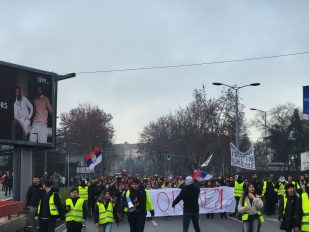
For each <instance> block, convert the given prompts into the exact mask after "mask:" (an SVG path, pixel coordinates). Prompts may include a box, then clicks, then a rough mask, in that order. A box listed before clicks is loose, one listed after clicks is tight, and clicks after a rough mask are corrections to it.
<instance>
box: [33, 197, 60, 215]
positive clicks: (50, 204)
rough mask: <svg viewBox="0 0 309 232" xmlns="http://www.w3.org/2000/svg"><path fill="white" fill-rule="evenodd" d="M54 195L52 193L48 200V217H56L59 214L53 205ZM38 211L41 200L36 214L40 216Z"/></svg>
mask: <svg viewBox="0 0 309 232" xmlns="http://www.w3.org/2000/svg"><path fill="white" fill-rule="evenodd" d="M54 194H55V193H53V194H52V195H51V196H50V198H49V212H50V215H52V216H57V215H59V212H58V209H57V207H56V205H55V201H54ZM40 211H41V200H40V202H39V205H38V214H40Z"/></svg>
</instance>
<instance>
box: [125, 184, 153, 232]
mask: <svg viewBox="0 0 309 232" xmlns="http://www.w3.org/2000/svg"><path fill="white" fill-rule="evenodd" d="M125 198H126V199H127V200H126V202H127V208H126V210H125V211H127V215H128V221H129V225H130V232H143V231H144V227H145V222H146V215H147V211H150V214H151V217H152V218H153V217H154V214H155V212H154V208H153V204H152V202H151V199H150V196H149V194H148V192H147V190H145V189H144V188H142V187H141V182H140V180H139V179H138V178H134V179H133V180H132V184H131V187H130V188H129V189H128V190H127V191H126V193H125ZM130 203H131V204H132V205H130ZM132 209H134V210H132Z"/></svg>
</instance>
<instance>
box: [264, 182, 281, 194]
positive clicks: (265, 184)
mask: <svg viewBox="0 0 309 232" xmlns="http://www.w3.org/2000/svg"><path fill="white" fill-rule="evenodd" d="M272 185H273V187H274V191H275V192H277V194H278V189H277V188H276V186H275V184H274V183H272ZM266 188H267V181H264V183H263V190H262V196H264V194H265V192H266Z"/></svg>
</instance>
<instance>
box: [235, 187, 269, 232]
mask: <svg viewBox="0 0 309 232" xmlns="http://www.w3.org/2000/svg"><path fill="white" fill-rule="evenodd" d="M262 208H263V201H262V199H261V198H260V197H259V196H258V195H256V193H255V188H254V185H253V184H252V183H249V184H248V187H247V188H246V190H245V193H244V194H243V196H242V197H241V198H240V200H239V204H238V212H239V213H241V214H242V218H241V219H242V228H243V232H259V231H260V228H261V222H264V218H263V215H262V213H261V210H262Z"/></svg>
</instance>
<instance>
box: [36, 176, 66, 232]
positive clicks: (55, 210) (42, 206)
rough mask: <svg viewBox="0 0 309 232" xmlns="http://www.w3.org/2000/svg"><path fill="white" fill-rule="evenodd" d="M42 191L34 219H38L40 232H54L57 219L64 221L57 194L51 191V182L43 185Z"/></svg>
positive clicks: (47, 181)
mask: <svg viewBox="0 0 309 232" xmlns="http://www.w3.org/2000/svg"><path fill="white" fill-rule="evenodd" d="M43 190H44V191H43V193H42V194H41V197H40V201H39V205H38V210H37V213H36V217H35V219H36V220H38V219H39V226H40V232H54V231H55V227H56V221H57V218H59V217H60V218H61V220H64V213H63V209H62V205H61V199H60V196H59V193H57V192H55V191H54V190H53V189H52V182H51V181H49V180H46V181H45V182H44V183H43Z"/></svg>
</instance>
